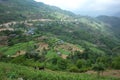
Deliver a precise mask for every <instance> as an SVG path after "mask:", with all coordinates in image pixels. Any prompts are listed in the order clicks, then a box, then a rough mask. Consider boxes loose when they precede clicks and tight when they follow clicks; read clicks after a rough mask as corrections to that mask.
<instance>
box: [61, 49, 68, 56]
mask: <svg viewBox="0 0 120 80" xmlns="http://www.w3.org/2000/svg"><path fill="white" fill-rule="evenodd" d="M59 51H60V52H61V53H62V54H66V55H69V54H70V52H69V51H67V50H64V49H60V50H59Z"/></svg>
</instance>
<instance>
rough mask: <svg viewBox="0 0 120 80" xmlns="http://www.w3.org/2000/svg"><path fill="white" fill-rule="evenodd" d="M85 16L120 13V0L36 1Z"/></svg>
mask: <svg viewBox="0 0 120 80" xmlns="http://www.w3.org/2000/svg"><path fill="white" fill-rule="evenodd" d="M36 1H39V2H43V3H46V4H49V5H54V6H57V7H60V8H61V9H64V10H69V11H72V12H75V13H79V14H83V15H102V14H106V15H110V14H114V13H117V12H120V0H36Z"/></svg>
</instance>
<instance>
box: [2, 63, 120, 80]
mask: <svg viewBox="0 0 120 80" xmlns="http://www.w3.org/2000/svg"><path fill="white" fill-rule="evenodd" d="M0 71H1V72H0V75H1V76H0V79H2V80H6V79H7V80H16V79H18V78H22V79H25V80H97V79H98V78H97V77H96V76H95V75H88V74H85V73H81V74H77V73H68V72H60V71H57V72H55V71H49V70H48V71H47V70H45V71H39V70H34V69H33V68H31V67H25V66H19V65H14V64H10V63H1V62H0ZM99 80H119V79H117V78H112V77H100V78H99Z"/></svg>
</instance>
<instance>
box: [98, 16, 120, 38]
mask: <svg viewBox="0 0 120 80" xmlns="http://www.w3.org/2000/svg"><path fill="white" fill-rule="evenodd" d="M97 19H98V20H100V21H102V22H103V23H105V24H107V26H109V27H110V28H111V29H112V31H113V32H114V33H115V35H116V36H117V37H119V38H120V18H119V17H113V16H98V17H97Z"/></svg>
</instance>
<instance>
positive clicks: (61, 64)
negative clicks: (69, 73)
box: [57, 59, 67, 70]
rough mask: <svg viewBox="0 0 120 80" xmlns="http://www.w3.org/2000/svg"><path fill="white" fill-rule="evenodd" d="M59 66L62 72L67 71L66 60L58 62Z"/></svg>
mask: <svg viewBox="0 0 120 80" xmlns="http://www.w3.org/2000/svg"><path fill="white" fill-rule="evenodd" d="M57 65H58V68H59V69H60V70H65V69H66V68H67V61H66V60H64V59H59V60H58V61H57Z"/></svg>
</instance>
